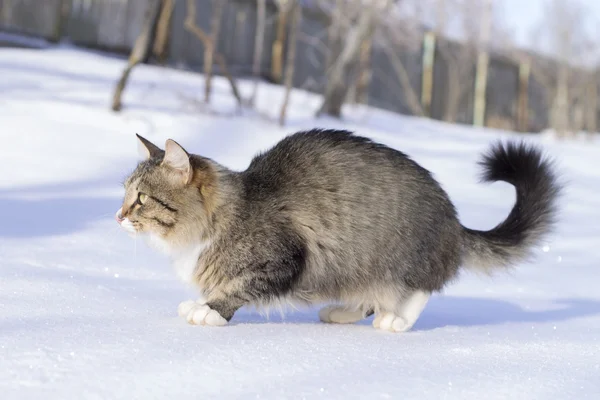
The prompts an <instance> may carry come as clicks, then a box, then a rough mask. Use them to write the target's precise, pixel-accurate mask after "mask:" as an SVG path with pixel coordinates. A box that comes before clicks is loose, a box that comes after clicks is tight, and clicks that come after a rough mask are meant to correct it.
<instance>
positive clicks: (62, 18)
mask: <svg viewBox="0 0 600 400" xmlns="http://www.w3.org/2000/svg"><path fill="white" fill-rule="evenodd" d="M70 11H71V0H60V1H59V4H58V10H57V14H58V15H57V16H56V24H55V25H54V32H52V38H51V39H50V40H51V41H53V42H58V41H60V39H62V37H63V35H64V33H65V25H66V24H67V21H68V19H69V13H70Z"/></svg>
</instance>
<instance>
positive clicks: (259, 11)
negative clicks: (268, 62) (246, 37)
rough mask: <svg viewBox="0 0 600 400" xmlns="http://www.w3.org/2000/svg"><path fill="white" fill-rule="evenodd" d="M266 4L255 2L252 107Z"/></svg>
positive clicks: (260, 1) (258, 71) (256, 85)
mask: <svg viewBox="0 0 600 400" xmlns="http://www.w3.org/2000/svg"><path fill="white" fill-rule="evenodd" d="M266 14H267V2H266V0H257V4H256V35H255V36H254V65H253V67H252V75H254V88H253V89H252V96H251V97H250V104H252V105H254V102H255V101H256V93H257V92H258V80H259V77H260V72H261V68H260V66H261V63H262V56H263V47H264V42H265V28H266Z"/></svg>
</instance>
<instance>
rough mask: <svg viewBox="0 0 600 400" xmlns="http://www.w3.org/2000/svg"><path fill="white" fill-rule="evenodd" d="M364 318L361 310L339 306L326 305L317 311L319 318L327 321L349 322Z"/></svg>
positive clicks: (336, 322)
mask: <svg viewBox="0 0 600 400" xmlns="http://www.w3.org/2000/svg"><path fill="white" fill-rule="evenodd" d="M363 318H364V315H363V312H362V311H361V310H357V311H353V310H348V309H346V308H344V307H341V306H333V305H332V306H327V307H324V308H322V309H321V310H320V311H319V319H320V320H321V321H323V322H327V323H335V324H351V323H353V322H357V321H360V320H361V319H363Z"/></svg>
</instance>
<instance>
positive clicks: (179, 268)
mask: <svg viewBox="0 0 600 400" xmlns="http://www.w3.org/2000/svg"><path fill="white" fill-rule="evenodd" d="M206 247H207V245H206V244H204V243H203V244H199V245H196V246H191V247H189V248H187V249H185V250H183V251H181V252H179V253H178V254H175V255H173V261H172V265H173V269H174V270H175V273H176V274H177V276H178V277H179V279H181V280H182V281H184V282H186V283H192V281H193V277H194V273H195V271H196V268H197V266H198V258H200V255H201V254H202V252H203V251H204V249H205V248H206Z"/></svg>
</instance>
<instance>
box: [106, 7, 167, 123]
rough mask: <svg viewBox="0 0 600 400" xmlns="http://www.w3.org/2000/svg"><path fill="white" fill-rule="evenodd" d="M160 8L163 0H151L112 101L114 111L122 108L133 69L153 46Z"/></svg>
mask: <svg viewBox="0 0 600 400" xmlns="http://www.w3.org/2000/svg"><path fill="white" fill-rule="evenodd" d="M160 10H161V0H151V1H150V2H149V3H148V9H147V11H146V16H145V19H144V24H143V27H142V31H141V32H140V34H139V36H138V37H137V39H136V41H135V44H134V46H133V49H132V50H131V54H130V55H129V60H128V61H127V67H125V69H124V70H123V73H122V74H121V78H120V79H119V82H118V83H117V87H116V88H115V92H114V95H113V101H112V109H113V111H120V110H121V107H122V104H121V98H122V96H123V91H124V90H125V86H126V85H127V81H128V80H129V76H130V74H131V71H132V70H133V68H134V67H135V66H136V65H138V64H139V63H141V62H143V61H144V60H145V59H146V57H147V55H148V53H149V52H150V48H151V46H152V39H153V36H154V30H155V27H156V20H157V18H158V15H159V13H160Z"/></svg>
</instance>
